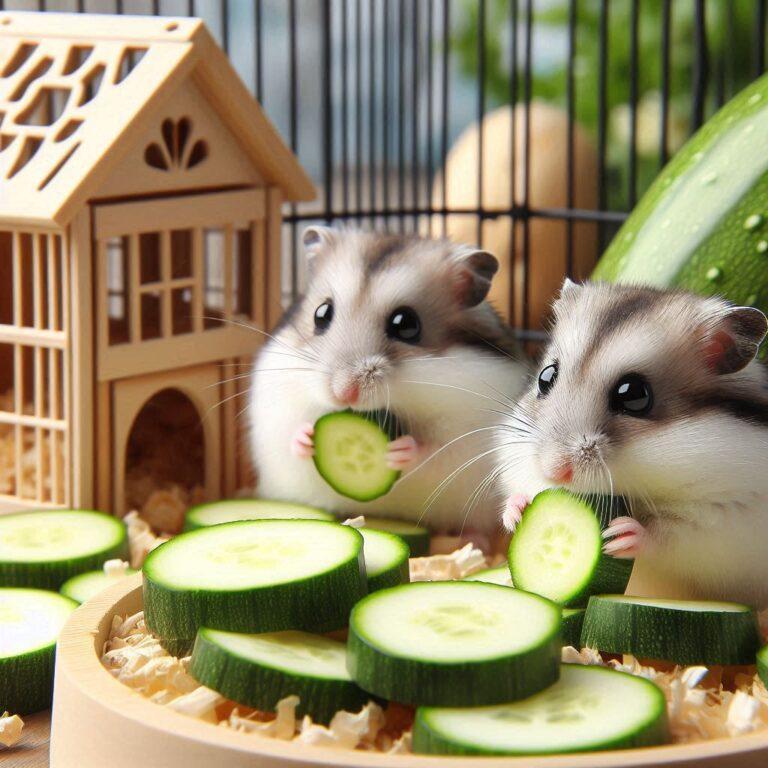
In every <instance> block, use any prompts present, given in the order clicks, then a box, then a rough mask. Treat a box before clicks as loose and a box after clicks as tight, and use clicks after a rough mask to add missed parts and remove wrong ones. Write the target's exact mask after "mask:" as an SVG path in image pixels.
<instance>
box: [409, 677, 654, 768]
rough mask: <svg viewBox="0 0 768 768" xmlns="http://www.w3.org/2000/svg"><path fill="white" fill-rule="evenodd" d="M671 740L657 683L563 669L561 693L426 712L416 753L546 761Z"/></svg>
mask: <svg viewBox="0 0 768 768" xmlns="http://www.w3.org/2000/svg"><path fill="white" fill-rule="evenodd" d="M668 739H669V731H668V724H667V703H666V700H665V698H664V694H663V693H662V692H661V690H660V689H659V688H658V687H657V686H656V685H655V684H654V683H652V682H650V681H649V680H646V679H644V678H642V677H636V676H634V675H630V674H627V673H625V672H617V671H615V670H612V669H606V668H605V667H595V666H582V665H580V664H563V667H562V672H561V675H560V679H559V680H558V681H557V682H556V683H555V684H554V685H552V686H551V687H550V688H547V689H546V690H545V691H542V692H541V693H537V694H535V695H534V696H531V697H530V698H528V699H524V700H523V701H517V702H513V703H508V704H500V705H497V706H493V707H477V708H474V709H463V708H460V709H444V708H437V707H419V709H418V710H417V712H416V722H415V724H414V729H413V751H414V752H416V753H421V754H432V755H546V754H556V753H571V752H593V751H598V750H605V749H629V748H635V747H650V746H656V745H658V744H664V743H665V742H666V741H668Z"/></svg>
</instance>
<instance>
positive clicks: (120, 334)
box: [107, 237, 131, 344]
mask: <svg viewBox="0 0 768 768" xmlns="http://www.w3.org/2000/svg"><path fill="white" fill-rule="evenodd" d="M129 242H130V241H129V240H128V238H127V237H112V238H110V239H109V240H108V241H107V317H108V318H109V343H110V344H125V342H127V341H128V339H129V338H130V332H131V329H130V311H131V309H130V308H131V302H130V299H129V295H128V292H129V290H130V287H129V286H130V280H129V278H128V257H129V249H130V244H129Z"/></svg>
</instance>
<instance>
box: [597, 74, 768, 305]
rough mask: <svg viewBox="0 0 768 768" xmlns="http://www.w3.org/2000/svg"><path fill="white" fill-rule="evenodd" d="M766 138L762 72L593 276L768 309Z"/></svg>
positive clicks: (668, 177)
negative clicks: (686, 291) (699, 294)
mask: <svg viewBox="0 0 768 768" xmlns="http://www.w3.org/2000/svg"><path fill="white" fill-rule="evenodd" d="M766 135H768V77H765V76H763V77H761V78H760V79H758V80H756V81H755V82H753V83H752V84H750V85H749V86H748V87H747V88H745V89H744V90H743V91H741V92H740V93H739V94H737V95H736V96H735V97H734V98H733V99H731V101H729V102H728V103H727V104H726V105H725V106H723V107H722V109H720V111H719V112H717V114H715V115H714V117H712V118H711V119H710V120H709V121H708V122H707V123H705V124H704V126H703V127H702V128H701V129H700V130H699V131H698V132H697V133H696V134H695V135H694V136H693V137H692V138H691V139H690V140H689V141H688V142H687V143H686V144H685V146H684V147H683V148H682V149H681V150H680V151H679V152H677V153H676V154H675V156H674V157H673V158H672V160H671V161H670V162H669V163H668V164H667V166H666V167H665V168H664V169H663V170H662V172H661V173H660V174H659V176H658V177H657V179H656V181H655V182H654V183H653V184H652V185H651V187H650V189H649V190H648V191H647V192H646V194H645V195H644V196H643V198H642V199H641V200H640V203H639V204H638V205H637V207H636V208H635V210H634V211H633V213H632V214H631V215H630V217H629V218H628V219H627V221H626V222H625V223H624V225H623V226H622V227H621V229H620V230H619V232H618V233H617V235H616V237H615V238H614V239H613V241H612V243H611V244H610V246H609V247H608V249H607V250H606V252H605V255H604V256H603V257H602V259H601V260H600V261H599V262H598V265H597V267H596V268H595V270H594V272H593V274H592V279H594V280H603V281H607V282H627V283H643V284H646V285H651V286H656V287H660V288H670V287H677V288H684V289H687V290H691V291H694V292H697V293H701V294H704V295H713V294H718V295H721V296H724V297H725V298H727V299H729V300H730V301H733V302H735V303H737V304H747V305H751V306H755V307H758V308H759V309H762V310H763V311H766V310H768V261H767V259H768V253H766V250H765V249H766V245H764V244H763V243H765V242H766V241H768V226H767V220H766V205H767V204H768V152H766V151H765V143H764V142H765V137H766ZM751 217H754V218H751ZM694 227H695V229H694ZM676 229H677V230H679V231H677V232H676V231H675V230H676Z"/></svg>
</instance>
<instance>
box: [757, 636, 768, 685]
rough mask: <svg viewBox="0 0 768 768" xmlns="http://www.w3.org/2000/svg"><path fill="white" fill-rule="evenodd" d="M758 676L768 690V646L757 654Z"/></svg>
mask: <svg viewBox="0 0 768 768" xmlns="http://www.w3.org/2000/svg"><path fill="white" fill-rule="evenodd" d="M757 674H758V675H759V676H760V679H761V680H762V681H763V685H764V686H765V687H766V688H768V645H766V646H764V647H763V648H761V649H760V650H759V651H758V652H757Z"/></svg>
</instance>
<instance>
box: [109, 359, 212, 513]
mask: <svg viewBox="0 0 768 768" xmlns="http://www.w3.org/2000/svg"><path fill="white" fill-rule="evenodd" d="M220 378H221V377H220V372H219V370H218V367H217V366H216V365H202V366H196V367H193V368H182V369H178V370H174V371H172V372H167V373H161V374H151V375H147V376H137V377H134V378H129V379H123V380H120V381H116V382H114V385H113V392H114V402H113V406H114V407H113V413H114V417H115V421H114V429H113V431H112V435H113V445H112V457H113V461H112V466H113V477H112V488H113V489H114V498H113V499H112V505H111V508H112V509H113V510H114V511H115V513H116V514H118V515H120V516H122V515H124V514H125V513H126V512H128V511H130V510H131V509H136V508H141V507H143V506H144V505H145V504H146V503H147V502H148V500H149V497H150V496H151V495H152V494H153V493H157V492H168V493H171V494H172V495H175V496H176V498H183V499H188V498H190V497H191V498H200V499H203V498H205V499H216V498H219V496H220V495H221V480H222V478H221V466H222V456H221V446H222V439H221V432H222V423H221V421H222V419H221V409H220V408H219V407H218V405H219V401H220V399H221V393H220V386H219V382H220Z"/></svg>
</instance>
